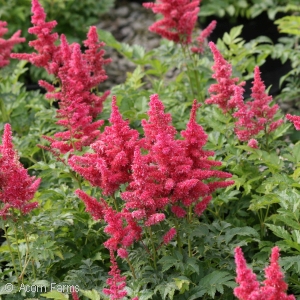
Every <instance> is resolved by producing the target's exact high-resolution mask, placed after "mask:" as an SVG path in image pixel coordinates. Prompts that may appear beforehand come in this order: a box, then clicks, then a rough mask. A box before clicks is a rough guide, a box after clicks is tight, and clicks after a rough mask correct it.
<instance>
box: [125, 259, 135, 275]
mask: <svg viewBox="0 0 300 300" xmlns="http://www.w3.org/2000/svg"><path fill="white" fill-rule="evenodd" d="M126 261H127V263H128V265H129V268H130V270H131V273H132V276H133V278H134V279H136V276H135V272H134V268H133V265H132V264H131V262H130V259H129V258H128V257H127V258H126Z"/></svg>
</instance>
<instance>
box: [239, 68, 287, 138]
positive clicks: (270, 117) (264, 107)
mask: <svg viewBox="0 0 300 300" xmlns="http://www.w3.org/2000/svg"><path fill="white" fill-rule="evenodd" d="M251 97H252V98H253V101H248V102H246V103H244V104H242V105H240V106H239V107H238V111H237V112H236V113H234V114H233V116H234V117H235V118H237V119H238V121H237V122H236V123H235V133H236V135H237V137H238V138H239V140H241V141H249V140H250V139H251V138H252V137H254V136H256V135H258V133H259V132H261V131H264V132H265V133H266V134H269V133H270V132H272V131H274V130H275V129H276V128H277V127H278V126H280V125H281V124H282V123H283V120H277V121H274V116H275V114H276V112H277V110H278V108H279V106H278V105H277V104H275V105H273V106H272V107H271V106H270V103H271V101H272V96H268V95H267V94H266V92H265V85H264V83H263V81H262V80H261V77H260V71H259V68H258V67H255V69H254V81H253V87H252V94H251Z"/></svg>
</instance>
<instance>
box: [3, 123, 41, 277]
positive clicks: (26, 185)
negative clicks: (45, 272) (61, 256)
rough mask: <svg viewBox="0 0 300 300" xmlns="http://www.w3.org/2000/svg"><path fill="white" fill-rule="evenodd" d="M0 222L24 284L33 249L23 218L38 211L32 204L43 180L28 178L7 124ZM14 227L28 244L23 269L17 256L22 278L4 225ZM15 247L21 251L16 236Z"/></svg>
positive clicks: (13, 261) (35, 204)
mask: <svg viewBox="0 0 300 300" xmlns="http://www.w3.org/2000/svg"><path fill="white" fill-rule="evenodd" d="M0 155H1V156H0V218H1V219H2V220H3V224H4V228H3V229H4V232H5V236H6V241H7V244H8V248H9V251H10V255H11V259H12V263H13V265H14V270H15V273H16V274H15V275H16V277H17V278H18V280H19V281H23V275H24V273H25V270H26V268H27V265H28V263H29V262H30V261H31V259H30V256H29V252H30V249H29V248H30V246H29V242H28V237H27V233H26V232H25V230H24V225H23V216H25V215H27V214H29V213H30V212H31V211H32V210H33V209H35V208H36V207H38V202H36V201H35V202H32V201H31V200H32V199H33V198H34V194H35V193H36V191H37V189H38V187H39V184H40V182H41V179H40V178H38V179H36V178H35V177H32V176H29V175H28V172H27V170H26V169H25V168H24V167H23V166H22V165H21V163H20V162H19V157H18V154H17V152H16V151H15V150H14V147H13V144H12V130H11V126H10V124H5V126H4V133H3V137H2V145H0ZM6 222H7V224H8V227H10V225H9V224H13V225H12V226H13V228H14V230H16V227H17V225H20V226H21V227H22V229H23V234H24V237H25V240H26V246H27V249H26V257H25V260H24V263H23V265H22V261H21V257H20V254H19V250H18V249H17V252H18V259H19V264H20V274H18V271H17V267H16V262H15V257H14V253H13V249H12V245H11V242H10V237H9V235H8V232H7V227H6V225H5V223H6ZM15 238H16V243H17V247H18V237H17V235H16V232H15ZM32 268H33V272H34V264H33V263H32Z"/></svg>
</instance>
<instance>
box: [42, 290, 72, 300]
mask: <svg viewBox="0 0 300 300" xmlns="http://www.w3.org/2000/svg"><path fill="white" fill-rule="evenodd" d="M41 296H43V297H45V298H48V299H55V300H66V299H69V297H68V296H67V295H65V294H63V293H60V292H58V291H51V292H48V293H46V294H41Z"/></svg>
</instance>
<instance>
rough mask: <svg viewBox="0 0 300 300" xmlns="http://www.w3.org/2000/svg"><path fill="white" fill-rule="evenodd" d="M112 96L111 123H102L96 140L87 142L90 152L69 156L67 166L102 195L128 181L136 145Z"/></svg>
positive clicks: (136, 136) (136, 138) (131, 131)
mask: <svg viewBox="0 0 300 300" xmlns="http://www.w3.org/2000/svg"><path fill="white" fill-rule="evenodd" d="M116 101H117V99H116V97H115V96H113V100H112V112H111V116H110V119H109V121H110V123H111V124H112V125H111V126H106V127H105V129H104V132H103V133H102V134H100V136H99V137H98V140H97V141H96V142H95V143H93V144H92V145H91V148H92V149H93V150H94V153H86V154H85V155H83V156H82V157H81V156H75V155H74V156H72V157H71V158H70V159H69V164H70V166H71V167H72V168H73V169H74V170H75V171H76V172H78V173H79V174H80V175H82V176H83V177H84V178H85V179H87V180H89V181H90V182H91V184H92V185H94V186H99V187H101V188H102V189H103V190H104V194H106V195H112V194H113V193H114V192H115V191H116V190H117V189H118V188H119V187H120V185H121V184H125V183H126V182H129V181H130V180H131V174H130V170H131V164H132V161H133V156H134V149H135V147H136V146H137V145H138V139H139V133H138V131H136V130H134V129H131V128H130V127H129V124H128V121H125V120H123V119H122V116H121V114H120V112H119V109H118V107H117V104H116Z"/></svg>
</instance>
